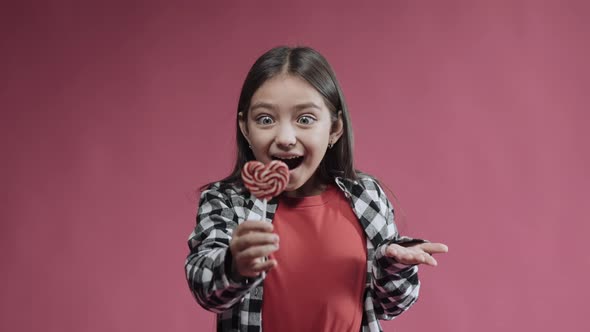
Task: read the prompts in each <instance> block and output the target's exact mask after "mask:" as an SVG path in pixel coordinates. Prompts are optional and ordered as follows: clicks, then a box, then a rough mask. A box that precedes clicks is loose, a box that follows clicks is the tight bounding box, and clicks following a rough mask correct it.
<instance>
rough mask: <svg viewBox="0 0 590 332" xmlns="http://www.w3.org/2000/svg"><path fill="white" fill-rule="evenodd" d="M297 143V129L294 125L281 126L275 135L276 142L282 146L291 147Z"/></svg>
mask: <svg viewBox="0 0 590 332" xmlns="http://www.w3.org/2000/svg"><path fill="white" fill-rule="evenodd" d="M295 143H297V137H296V135H295V129H294V128H293V127H292V126H288V125H285V126H281V127H280V128H279V131H278V132H277V135H276V137H275V144H276V145H277V146H279V147H280V148H290V147H292V146H294V145H295Z"/></svg>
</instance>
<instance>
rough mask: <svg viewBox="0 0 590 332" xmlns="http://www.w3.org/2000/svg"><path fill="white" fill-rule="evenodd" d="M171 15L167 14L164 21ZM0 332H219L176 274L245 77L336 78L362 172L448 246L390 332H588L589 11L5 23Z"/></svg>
mask: <svg viewBox="0 0 590 332" xmlns="http://www.w3.org/2000/svg"><path fill="white" fill-rule="evenodd" d="M164 3H167V4H164ZM1 12H2V14H1V16H2V17H1V18H0V22H1V23H0V24H1V26H2V29H1V30H0V31H1V32H0V34H1V35H0V43H1V44H0V46H1V52H0V57H1V61H0V63H1V64H0V66H1V71H0V77H1V86H0V101H1V104H0V107H1V109H2V119H1V121H0V122H1V135H2V139H1V143H0V144H1V146H2V150H1V151H2V163H1V165H2V166H1V168H0V170H1V173H0V174H1V177H2V179H1V184H2V190H1V191H0V192H1V195H2V197H1V201H2V205H1V225H0V252H1V253H2V255H1V256H0V257H1V258H0V259H1V269H2V270H1V271H2V279H1V281H2V282H1V283H0V294H1V296H0V330H2V331H46V332H52V331H56V332H57V331H88V332H98V331H145V332H148V331H187V332H188V331H211V330H212V328H213V316H212V314H210V313H208V312H206V311H204V310H202V309H201V308H200V307H198V305H197V304H196V302H195V301H194V300H193V299H192V297H191V295H190V293H189V291H188V288H187V286H186V283H185V280H184V275H183V263H184V258H185V256H186V254H187V246H186V240H187V237H188V235H189V233H190V231H191V229H192V227H193V226H194V216H195V211H196V205H197V195H196V194H195V190H196V188H198V187H199V186H200V185H202V184H204V183H206V182H208V181H212V180H215V179H218V178H221V177H222V176H224V175H226V174H227V173H228V171H229V170H230V168H231V166H232V161H233V159H232V158H233V156H234V150H233V147H232V146H233V141H234V137H233V130H234V128H233V121H234V117H235V115H234V112H235V109H236V103H237V98H238V94H239V89H240V87H241V84H242V81H243V78H244V77H245V75H246V72H247V70H248V68H249V66H250V65H251V64H252V62H253V61H254V60H255V59H256V57H257V56H259V55H260V54H261V53H262V52H263V51H265V50H267V49H268V48H270V47H272V46H276V45H279V44H306V45H310V46H313V47H315V48H317V49H318V50H320V51H321V52H322V53H323V54H324V55H325V56H326V57H327V58H328V59H329V60H330V62H331V63H332V65H333V66H334V68H335V70H336V72H337V75H338V77H339V79H340V81H341V83H342V86H343V89H344V92H345V95H346V97H347V100H348V104H349V107H350V110H351V116H352V121H353V126H354V130H355V137H356V145H355V150H356V160H357V166H358V167H359V168H361V169H363V170H365V171H367V172H370V173H373V174H375V175H377V176H378V177H380V178H381V179H382V181H383V182H385V183H386V184H387V185H388V187H389V188H391V189H392V190H393V191H394V192H395V193H396V196H397V197H398V198H399V201H398V202H397V205H398V211H399V213H398V216H399V218H398V219H399V222H400V225H401V229H402V231H403V232H404V233H406V234H408V235H414V236H422V237H425V238H428V239H431V240H435V241H444V242H446V243H447V244H448V245H449V247H450V253H449V254H448V255H446V256H441V257H440V259H439V263H440V264H439V267H437V268H428V267H425V268H422V270H421V279H422V281H423V288H422V294H421V298H420V300H419V302H418V303H417V304H416V305H415V306H414V307H413V308H412V309H411V310H410V311H409V312H407V313H406V314H404V315H403V316H402V317H400V318H399V319H397V320H395V321H393V322H386V323H384V328H385V330H386V331H452V332H455V331H458V332H462V331H465V332H467V331H483V332H487V331H490V332H491V331H541V332H543V331H547V332H548V331H556V330H561V331H589V330H590V322H589V320H588V317H587V316H588V307H587V298H588V296H589V295H590V291H589V287H588V280H590V258H589V257H590V255H588V254H587V248H586V245H587V238H588V234H590V227H589V226H588V225H589V223H588V215H589V212H590V211H589V209H588V202H587V199H588V198H589V197H590V195H589V194H590V191H589V190H588V186H589V185H590V181H589V178H590V177H589V172H588V169H589V167H590V155H589V152H588V151H589V150H590V149H589V148H588V142H589V140H590V134H589V133H588V130H587V127H588V124H589V120H590V116H589V115H588V112H587V111H588V105H589V103H590V97H589V87H590V69H589V65H588V59H590V47H589V41H588V40H589V39H588V38H589V37H588V36H589V33H590V25H589V23H588V16H589V15H590V6H589V5H588V4H587V2H585V1H525V0H520V1H479V2H473V1H462V2H459V1H390V2H387V3H386V2H383V3H380V4H371V5H368V4H366V5H360V4H356V5H346V4H343V3H342V2H334V3H332V4H330V5H328V4H319V3H318V2H310V3H288V4H279V3H277V2H271V1H267V2H256V3H253V2H238V1H235V2H233V3H230V2H225V3H222V2H217V3H216V4H213V2H207V3H204V4H198V3H197V4H196V3H192V4H189V2H185V3H184V4H178V5H172V4H170V3H169V2H164V1H162V2H161V3H160V4H155V3H154V2H149V3H148V2H146V3H143V2H137V1H133V2H131V1H130V2H118V3H115V2H112V3H111V4H107V3H99V2H96V3H95V4H93V5H90V4H82V3H80V2H77V1H70V2H69V3H68V4H59V5H58V4H52V5H50V4H47V3H45V2H41V1H39V2H38V3H37V4H32V3H30V4H24V3H21V4H18V5H16V4H12V5H4V6H3V9H2V10H1Z"/></svg>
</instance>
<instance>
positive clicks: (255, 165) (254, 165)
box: [242, 160, 289, 278]
mask: <svg viewBox="0 0 590 332" xmlns="http://www.w3.org/2000/svg"><path fill="white" fill-rule="evenodd" d="M242 180H244V185H245V186H246V188H247V189H248V190H249V191H250V193H252V195H254V196H256V197H258V198H259V199H262V203H263V205H264V206H263V211H264V214H263V215H262V216H261V220H266V203H267V200H270V199H272V198H273V197H275V196H278V195H279V194H280V193H282V192H283V190H285V187H287V183H289V167H288V166H287V164H285V163H284V162H282V161H278V160H273V161H271V162H270V163H268V164H267V165H264V164H263V163H261V162H259V161H249V162H247V163H246V164H245V165H244V168H242ZM267 259H268V257H264V258H263V260H267ZM265 276H266V272H264V271H262V277H263V278H264V277H265Z"/></svg>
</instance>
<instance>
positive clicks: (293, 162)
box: [272, 156, 303, 170]
mask: <svg viewBox="0 0 590 332" xmlns="http://www.w3.org/2000/svg"><path fill="white" fill-rule="evenodd" d="M272 159H273V160H280V161H282V162H284V163H285V164H287V167H289V170H292V169H294V168H297V167H299V165H301V163H302V162H303V156H300V157H291V158H279V157H272Z"/></svg>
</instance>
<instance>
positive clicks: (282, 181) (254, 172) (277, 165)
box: [242, 160, 289, 200]
mask: <svg viewBox="0 0 590 332" xmlns="http://www.w3.org/2000/svg"><path fill="white" fill-rule="evenodd" d="M242 180H244V185H245V186H246V188H248V190H249V191H250V193H252V195H254V196H256V197H258V198H259V199H266V200H270V199H272V198H273V197H275V196H278V195H279V194H280V193H282V192H283V190H285V187H287V183H289V167H287V165H286V164H285V163H284V162H282V161H278V160H273V161H271V162H270V163H268V164H267V165H264V164H263V163H261V162H259V161H249V162H247V163H246V165H244V168H242Z"/></svg>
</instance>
